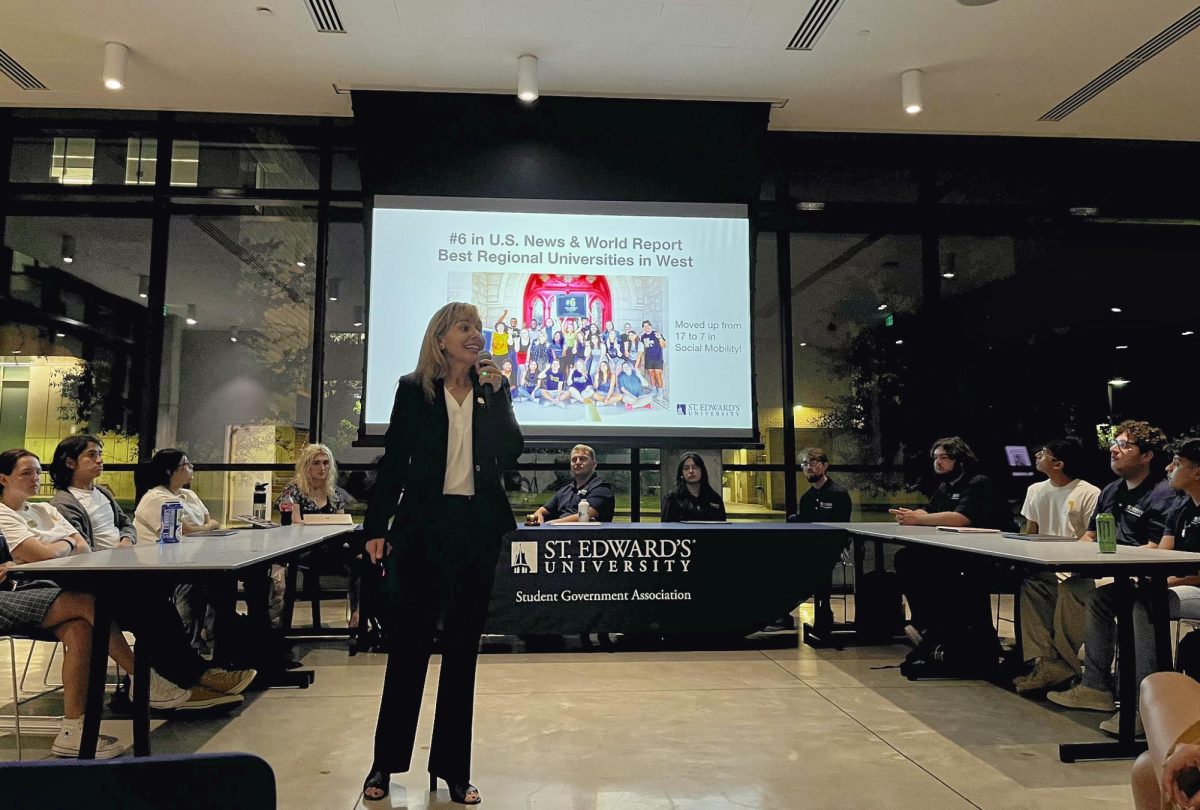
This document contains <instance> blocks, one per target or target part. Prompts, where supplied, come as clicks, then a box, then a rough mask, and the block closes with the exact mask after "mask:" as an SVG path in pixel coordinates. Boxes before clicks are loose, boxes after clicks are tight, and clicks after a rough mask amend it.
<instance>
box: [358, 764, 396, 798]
mask: <svg viewBox="0 0 1200 810" xmlns="http://www.w3.org/2000/svg"><path fill="white" fill-rule="evenodd" d="M391 786H392V775H391V774H390V773H388V772H387V771H381V770H379V769H378V768H375V767H374V766H372V768H371V772H370V773H369V774H367V781H365V782H363V798H364V799H366V800H367V801H369V802H377V801H379V800H380V799H386V798H387V795H388V791H389V790H390V789H391ZM368 790H374V791H383V792H382V793H380V794H379V795H378V796H368V795H367V791H368Z"/></svg>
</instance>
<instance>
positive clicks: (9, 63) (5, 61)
mask: <svg viewBox="0 0 1200 810" xmlns="http://www.w3.org/2000/svg"><path fill="white" fill-rule="evenodd" d="M0 73H3V74H4V75H5V76H7V77H8V78H10V79H12V80H13V81H14V82H15V83H16V85H17V87H20V88H21V89H22V90H45V89H46V85H44V84H42V83H41V82H40V81H38V79H37V77H36V76H34V75H33V74H32V73H30V72H29V71H28V70H26V69H25V68H24V67H22V66H21V63H20V62H18V61H17V60H16V59H13V58H12V57H11V56H9V55H8V53H7V52H5V50H4V49H3V48H0Z"/></svg>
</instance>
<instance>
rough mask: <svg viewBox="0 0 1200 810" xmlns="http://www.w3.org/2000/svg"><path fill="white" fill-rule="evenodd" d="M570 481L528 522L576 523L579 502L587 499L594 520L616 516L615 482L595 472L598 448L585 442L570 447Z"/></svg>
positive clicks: (527, 519)
mask: <svg viewBox="0 0 1200 810" xmlns="http://www.w3.org/2000/svg"><path fill="white" fill-rule="evenodd" d="M571 479H572V480H571V483H569V484H566V485H564V486H563V487H561V488H559V490H558V492H556V493H554V497H553V498H551V499H550V502H549V503H547V504H546V505H545V506H539V507H538V508H537V511H536V512H534V513H533V514H531V515H529V517H527V518H526V519H525V522H526V523H527V524H537V525H541V524H543V523H574V522H576V521H578V520H579V502H580V501H581V500H586V501H587V502H588V514H589V515H590V516H591V519H592V520H597V521H600V522H603V523H607V522H609V521H611V520H612V519H613V512H615V511H616V507H617V500H616V496H615V495H614V494H613V489H612V486H611V485H609V483H608V482H607V481H605V480H604V479H603V478H601V477H600V475H599V474H598V473H597V472H596V451H595V450H593V449H592V448H590V447H588V446H587V445H586V444H577V445H575V446H574V447H572V448H571Z"/></svg>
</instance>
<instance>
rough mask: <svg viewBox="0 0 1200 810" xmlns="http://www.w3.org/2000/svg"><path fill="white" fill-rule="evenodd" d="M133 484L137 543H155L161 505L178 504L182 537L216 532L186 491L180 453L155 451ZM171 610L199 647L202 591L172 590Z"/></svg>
mask: <svg viewBox="0 0 1200 810" xmlns="http://www.w3.org/2000/svg"><path fill="white" fill-rule="evenodd" d="M133 480H134V485H135V487H136V489H137V499H138V500H137V508H135V509H134V510H133V524H134V526H135V527H136V528H137V534H138V542H139V543H156V542H158V533H159V530H160V529H161V528H162V507H163V504H165V503H178V504H180V505H181V506H182V507H183V508H182V510H181V512H180V514H179V517H180V523H181V526H182V533H183V534H185V535H188V534H196V533H198V532H206V531H212V530H213V529H218V528H220V526H221V524H220V522H218V521H217V520H215V519H214V518H213V517H212V516H211V515H209V513H208V507H207V506H205V505H204V501H202V500H200V496H199V495H197V494H196V493H195V492H192V490H191V489H188V488H187V487H188V486H189V485H190V484H191V483H192V462H191V461H189V460H188V457H187V454H186V453H184V452H183V451H182V450H177V449H175V448H167V449H165V450H159V451H157V452H156V453H155V454H154V455H153V456H151V458H150V460H149V461H147V462H145V463H144V464H141V465H139V466H138V469H137V471H136V472H134V474H133ZM175 608H176V609H177V610H178V611H179V617H180V618H181V619H182V620H183V623H184V626H186V627H190V628H191V630H192V643H193V645H195V646H197V647H198V646H201V645H202V643H203V642H204V641H205V640H207V639H208V636H209V633H210V631H211V629H212V628H211V626H210V625H211V622H210V621H209V620H208V596H207V592H206V590H205V589H204V588H203V587H198V586H196V585H192V584H183V585H179V586H178V587H176V588H175Z"/></svg>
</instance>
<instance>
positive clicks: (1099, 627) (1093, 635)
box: [1046, 420, 1180, 734]
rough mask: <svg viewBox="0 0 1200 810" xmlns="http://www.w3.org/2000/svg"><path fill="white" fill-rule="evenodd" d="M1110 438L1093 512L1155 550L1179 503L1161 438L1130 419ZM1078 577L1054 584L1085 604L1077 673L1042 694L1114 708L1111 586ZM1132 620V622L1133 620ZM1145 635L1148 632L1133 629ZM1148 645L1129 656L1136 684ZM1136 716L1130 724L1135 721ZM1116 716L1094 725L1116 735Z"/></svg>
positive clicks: (1089, 536) (1088, 537)
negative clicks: (1105, 479) (1107, 476)
mask: <svg viewBox="0 0 1200 810" xmlns="http://www.w3.org/2000/svg"><path fill="white" fill-rule="evenodd" d="M1115 432H1116V438H1115V439H1114V440H1113V443H1112V446H1111V447H1110V448H1109V466H1110V467H1111V468H1112V471H1113V472H1114V473H1116V474H1117V480H1116V481H1113V482H1112V483H1110V484H1109V485H1108V486H1106V487H1105V488H1104V489H1103V490H1102V491H1101V493H1100V499H1099V501H1098V502H1097V504H1096V515H1098V514H1103V513H1107V514H1111V515H1112V516H1113V518H1114V519H1115V521H1116V528H1117V544H1118V545H1123V546H1138V547H1143V548H1158V546H1159V541H1160V540H1162V539H1163V538H1164V535H1167V534H1168V528H1167V524H1168V521H1169V516H1170V515H1171V514H1172V513H1173V512H1174V511H1175V509H1176V508H1177V507H1178V506H1179V504H1180V498H1179V496H1178V494H1177V493H1176V492H1175V490H1174V489H1173V488H1172V486H1171V483H1170V480H1169V479H1167V478H1164V475H1163V467H1164V464H1163V462H1164V461H1165V460H1166V458H1167V453H1166V446H1167V436H1166V434H1165V433H1163V432H1162V431H1161V430H1159V429H1158V428H1156V427H1153V426H1152V425H1149V424H1147V423H1145V422H1137V421H1133V420H1129V421H1125V422H1122V423H1121V424H1119V425H1117V428H1116V431H1115ZM1081 539H1082V540H1083V541H1085V542H1095V541H1096V516H1095V515H1093V516H1092V520H1091V523H1090V524H1089V526H1088V531H1087V532H1086V533H1085V534H1084V536H1083V537H1082V538H1081ZM1080 579H1082V578H1081V577H1071V578H1070V579H1068V580H1067V581H1066V582H1064V583H1063V584H1062V585H1060V586H1059V591H1060V593H1059V601H1063V600H1066V599H1074V600H1077V601H1079V602H1083V603H1085V604H1086V619H1085V628H1084V634H1083V644H1084V659H1083V677H1082V678H1081V680H1080V682H1079V683H1078V684H1076V685H1075V686H1073V687H1072V688H1070V689H1067V690H1064V691H1061V692H1049V693H1047V695H1046V697H1047V698H1048V699H1049V700H1050V701H1051V702H1052V703H1057V704H1058V705H1060V706H1066V707H1068V708H1072V709H1091V710H1092V711H1099V712H1115V711H1116V708H1117V707H1116V703H1115V702H1114V700H1113V687H1114V686H1115V684H1114V682H1113V678H1112V676H1111V674H1110V670H1111V668H1112V662H1113V659H1114V656H1115V652H1116V641H1117V634H1116V603H1117V597H1116V585H1115V584H1114V583H1112V582H1110V581H1105V580H1100V581H1094V582H1092V583H1088V584H1090V585H1091V586H1092V587H1087V585H1088V584H1081V583H1079V580H1080ZM1135 600H1136V601H1135V604H1137V602H1143V601H1144V594H1142V593H1138V594H1136V595H1135ZM1135 624H1136V622H1135ZM1135 636H1142V637H1143V638H1145V639H1149V638H1151V637H1152V633H1150V632H1146V633H1137V632H1136V630H1135ZM1154 659H1155V656H1154V654H1153V646H1152V644H1151V645H1150V646H1149V649H1145V648H1144V649H1143V651H1142V652H1141V653H1140V654H1138V655H1136V656H1135V669H1136V672H1137V678H1138V681H1139V682H1140V681H1141V679H1142V678H1144V677H1145V676H1146V675H1148V674H1149V673H1150V672H1152V671H1153V670H1154V663H1155V660H1154ZM1140 722H1141V721H1140V718H1138V721H1137V723H1135V725H1139V724H1140ZM1117 728H1118V717H1117V715H1115V714H1114V715H1113V716H1112V717H1110V718H1108V719H1107V720H1104V721H1102V722H1101V723H1100V729H1101V730H1102V731H1106V732H1108V733H1113V734H1115V733H1116V730H1117Z"/></svg>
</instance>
